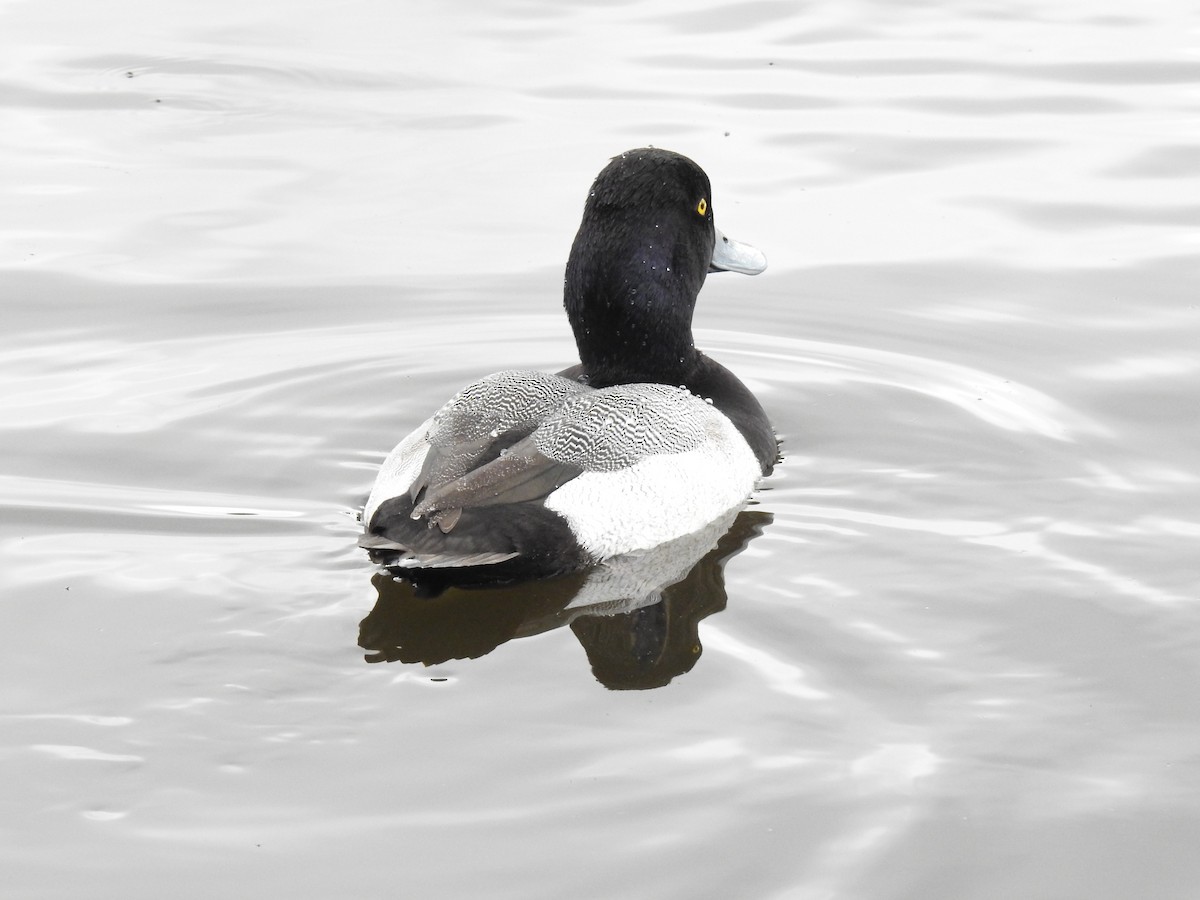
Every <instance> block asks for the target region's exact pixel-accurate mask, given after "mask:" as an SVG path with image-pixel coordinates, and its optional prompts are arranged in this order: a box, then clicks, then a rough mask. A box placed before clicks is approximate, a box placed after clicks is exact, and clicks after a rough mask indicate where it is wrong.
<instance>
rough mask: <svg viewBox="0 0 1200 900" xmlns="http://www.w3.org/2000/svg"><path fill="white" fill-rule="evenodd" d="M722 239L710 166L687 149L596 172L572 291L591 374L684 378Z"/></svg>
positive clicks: (639, 156)
mask: <svg viewBox="0 0 1200 900" xmlns="http://www.w3.org/2000/svg"><path fill="white" fill-rule="evenodd" d="M715 240H716V229H715V227H714V225H713V210H712V195H711V188H710V186H709V181H708V176H707V175H705V174H704V170H703V169H701V168H700V167H699V166H698V165H696V164H695V163H694V162H692V161H691V160H690V159H688V158H687V157H686V156H680V155H679V154H678V153H672V152H670V151H668V150H657V149H653V148H645V149H640V150H630V151H629V152H627V153H623V154H621V155H620V156H618V157H615V158H614V159H613V160H612V162H610V163H609V164H608V165H607V166H605V168H604V170H603V171H601V172H600V174H599V175H598V176H596V181H595V183H594V184H593V185H592V189H591V192H590V193H589V194H588V198H587V202H586V203H585V204H584V208H583V221H582V223H581V224H580V226H579V233H578V234H577V235H576V236H575V243H574V244H573V245H572V247H571V256H570V258H569V259H568V261H567V272H566V285H565V291H564V305H565V306H566V309H567V317H568V318H569V319H570V321H571V327H572V329H573V330H574V332H575V342H576V344H577V345H578V347H579V357H580V361H581V362H582V363H583V369H584V371H585V373H586V375H587V378H588V381H589V382H590V383H591V384H593V385H596V386H604V385H607V384H617V383H627V382H635V381H661V382H665V383H675V384H678V383H680V376H681V373H683V372H685V371H687V369H688V368H689V367H690V366H691V365H692V363H693V362H694V360H695V356H696V348H695V345H694V344H693V343H692V311H693V309H694V308H695V305H696V295H697V294H698V293H699V292H700V288H701V287H702V286H703V285H704V278H705V275H706V274H707V273H708V271H709V266H710V264H712V261H713V245H714V241H715Z"/></svg>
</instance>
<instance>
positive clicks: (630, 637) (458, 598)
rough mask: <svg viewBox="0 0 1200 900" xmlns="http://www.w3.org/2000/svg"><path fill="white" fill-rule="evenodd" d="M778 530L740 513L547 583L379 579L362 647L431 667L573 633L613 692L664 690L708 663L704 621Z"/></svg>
mask: <svg viewBox="0 0 1200 900" xmlns="http://www.w3.org/2000/svg"><path fill="white" fill-rule="evenodd" d="M770 522H771V515H770V514H769V513H764V512H758V511H749V510H740V511H734V512H732V513H730V514H729V515H728V516H726V517H724V518H722V519H718V520H717V521H715V522H713V523H711V524H710V525H709V526H708V527H707V528H705V529H703V530H701V531H699V532H696V533H694V534H690V535H687V536H685V537H682V538H680V539H678V540H676V541H671V542H670V543H667V544H662V545H661V546H659V547H656V548H654V549H653V550H650V551H647V552H645V553H641V554H637V555H629V556H623V557H617V558H615V559H611V560H609V561H608V562H607V563H605V564H603V565H600V566H596V567H595V568H592V569H589V570H586V571H583V572H577V573H574V574H571V575H566V576H562V577H560V578H552V579H547V580H545V581H533V582H523V583H520V584H512V585H503V586H495V587H476V588H461V587H448V588H446V589H445V590H435V591H431V590H430V589H429V588H427V587H421V586H417V585H414V584H412V583H410V582H409V581H407V580H404V579H403V578H399V579H397V578H393V576H392V575H391V574H389V573H386V572H379V573H376V575H375V576H374V577H373V578H372V584H373V585H374V586H375V589H376V591H378V593H379V598H378V600H377V601H376V603H375V608H374V609H372V610H371V612H370V614H369V615H368V616H367V617H366V618H365V619H363V620H362V623H361V624H360V626H359V638H358V643H359V646H360V647H362V648H363V649H365V650H370V651H373V652H371V653H369V654H368V655H367V657H366V659H367V662H385V661H386V662H404V663H423V664H424V665H427V666H430V665H435V664H437V663H442V662H445V661H446V660H450V659H474V658H475V657H478V656H483V655H484V654H486V653H490V652H491V651H492V650H494V649H495V648H496V647H498V646H500V645H501V644H503V643H504V642H506V641H509V640H512V639H513V638H518V637H528V636H529V635H532V634H540V633H541V632H543V631H549V630H551V629H553V628H558V627H561V626H563V625H570V626H571V631H572V632H574V634H575V637H576V638H578V640H579V643H580V644H582V645H583V649H584V651H585V652H586V653H587V657H588V661H589V662H590V663H591V666H592V672H593V673H594V674H595V676H596V678H597V679H598V680H599V681H600V682H601V683H602V684H604V685H605V686H606V687H609V688H612V689H614V690H634V689H637V690H641V689H646V688H655V687H662V686H663V685H665V684H667V683H668V682H669V681H670V680H671V679H672V678H674V677H675V676H676V675H682V674H683V673H684V672H687V671H689V670H690V669H691V668H692V666H694V665H695V664H696V660H697V659H699V658H700V652H701V647H700V639H699V636H698V630H699V625H700V620H701V619H703V618H705V617H706V616H710V615H712V614H713V613H715V612H719V611H720V610H722V609H724V608H725V603H726V594H725V576H724V571H723V570H724V567H725V563H726V562H727V561H728V560H729V559H730V558H732V557H734V556H736V555H737V554H738V553H740V552H741V551H742V550H743V549H744V548H745V547H746V545H747V544H748V543H749V542H750V541H751V540H753V539H754V538H755V537H757V536H758V535H759V534H761V533H762V531H763V529H764V528H765V527H766V526H767V525H768V524H769V523H770ZM431 593H435V594H436V595H435V596H430V594H431Z"/></svg>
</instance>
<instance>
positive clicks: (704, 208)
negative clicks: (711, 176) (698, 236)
mask: <svg viewBox="0 0 1200 900" xmlns="http://www.w3.org/2000/svg"><path fill="white" fill-rule="evenodd" d="M696 212H698V213H700V215H704V214H705V213H707V212H708V201H707V200H705V199H704V198H703V197H701V198H700V202H699V203H697V204H696Z"/></svg>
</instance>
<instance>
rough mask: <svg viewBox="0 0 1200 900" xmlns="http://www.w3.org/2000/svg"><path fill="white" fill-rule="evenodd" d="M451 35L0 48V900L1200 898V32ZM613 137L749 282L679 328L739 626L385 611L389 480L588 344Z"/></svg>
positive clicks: (321, 30)
mask: <svg viewBox="0 0 1200 900" xmlns="http://www.w3.org/2000/svg"><path fill="white" fill-rule="evenodd" d="M456 9H459V10H460V11H459V12H452V11H450V7H448V6H446V5H442V6H436V5H433V4H418V3H405V4H393V5H386V4H379V3H376V2H358V3H349V4H339V5H337V6H329V5H326V4H309V5H305V4H301V5H296V4H293V5H290V6H288V7H287V8H286V9H285V8H283V7H279V6H277V5H271V6H248V5H246V4H222V3H216V4H213V3H205V4H203V5H201V4H191V3H184V2H176V3H173V4H170V5H168V6H164V5H162V4H137V3H134V2H132V0H124V2H122V3H120V4H119V5H118V6H117V7H113V6H112V5H107V6H104V7H100V6H97V5H94V4H91V5H89V4H77V3H70V2H65V0H64V2H60V3H55V4H31V3H9V4H7V5H6V6H5V7H4V9H3V13H2V15H3V19H4V27H3V34H4V38H3V42H4V45H5V53H4V55H3V58H4V60H5V70H4V73H3V75H2V76H0V99H2V100H3V102H4V107H5V113H4V120H5V136H6V142H5V146H4V148H2V149H0V159H2V161H3V165H2V166H0V172H3V175H2V176H0V190H2V192H3V197H2V198H0V231H2V232H3V241H4V243H3V256H2V257H0V264H2V266H3V269H2V271H0V286H2V291H3V292H2V294H0V298H2V299H0V303H2V306H3V316H4V323H5V328H4V334H3V336H2V337H0V378H2V381H0V383H2V384H3V385H4V386H5V390H4V392H3V394H0V410H3V416H2V417H0V459H2V460H3V467H2V469H0V502H2V503H3V516H2V518H0V548H2V553H3V559H4V564H3V568H2V569H0V585H2V586H3V601H2V602H0V623H2V627H0V633H3V634H4V635H6V636H8V642H7V646H6V652H5V653H4V655H3V659H2V662H0V676H2V677H0V684H2V685H3V687H2V688H0V698H2V702H0V717H2V718H3V730H2V731H0V734H2V735H3V740H2V743H0V757H2V758H3V759H4V762H5V767H6V770H5V771H6V776H7V777H6V779H5V781H6V784H7V787H6V789H5V798H4V801H3V806H2V808H3V810H4V814H3V818H2V819H0V821H2V822H3V824H4V826H5V835H4V838H5V839H4V841H3V849H2V850H0V866H2V867H3V870H4V871H5V873H6V878H5V880H6V885H7V886H8V889H9V890H10V891H11V892H12V894H13V896H21V897H55V898H57V897H64V896H68V895H74V896H80V895H83V896H110V895H111V896H124V897H134V898H136V897H149V896H157V895H159V894H160V893H161V892H162V890H163V886H164V885H165V884H169V885H170V886H171V888H170V889H171V891H172V893H173V894H175V895H177V896H180V897H211V896H214V895H235V894H236V895H243V894H249V893H251V892H259V893H262V892H270V893H286V894H288V895H290V896H293V897H328V896H343V895H347V894H354V895H356V896H368V897H374V896H380V897H382V896H393V895H395V894H396V893H397V892H399V893H403V894H405V895H409V894H411V895H414V896H416V895H419V894H422V893H434V892H436V893H438V894H439V895H442V896H453V897H465V896H472V897H473V896H479V895H484V896H494V897H514V898H517V897H519V898H529V897H561V896H578V897H612V896H627V897H653V898H663V897H676V896H679V897H682V896H702V897H770V898H789V900H792V898H803V900H809V898H832V897H838V898H842V897H871V898H881V897H896V898H906V897H928V898H942V897H944V898H955V900H960V898H1010V897H1015V896H1019V897H1029V898H1042V897H1045V898H1057V897H1080V896H1089V897H1104V898H1109V897H1111V898H1126V897H1130V896H1153V897H1156V898H1173V897H1179V898H1184V897H1192V896H1194V895H1195V892H1196V885H1197V883H1198V882H1200V865H1198V864H1197V863H1196V862H1195V861H1194V857H1195V854H1194V852H1193V848H1194V846H1195V844H1196V842H1197V839H1200V764H1198V763H1197V748H1198V747H1200V708H1198V702H1197V700H1196V690H1195V687H1196V684H1197V675H1198V674H1200V673H1198V669H1200V665H1198V664H1197V662H1196V660H1197V650H1198V649H1200V614H1198V612H1197V602H1198V601H1200V565H1198V564H1197V563H1196V561H1195V559H1196V552H1195V547H1196V539H1197V536H1200V517H1198V515H1197V510H1198V509H1200V489H1198V487H1197V481H1198V476H1197V474H1196V465H1195V459H1196V450H1195V448H1196V446H1197V427H1196V412H1195V411H1196V409H1197V408H1198V401H1200V397H1198V396H1197V395H1198V390H1197V387H1196V383H1197V382H1196V372H1197V369H1198V368H1200V357H1198V356H1197V353H1196V349H1195V348H1196V347H1197V346H1198V344H1200V309H1198V303H1197V300H1196V291H1195V285H1196V284H1197V283H1198V278H1197V276H1198V275H1200V271H1198V270H1200V265H1198V264H1197V260H1196V252H1195V251H1196V246H1197V239H1198V237H1200V232H1198V230H1197V227H1196V223H1197V222H1198V221H1200V205H1198V204H1197V201H1196V197H1197V196H1198V195H1197V191H1196V187H1197V178H1198V177H1200V162H1198V160H1200V142H1198V141H1197V137H1196V133H1195V125H1194V123H1195V121H1196V112H1197V109H1196V107H1197V93H1196V88H1195V85H1196V83H1197V78H1198V76H1200V62H1198V61H1197V60H1196V56H1195V40H1196V31H1195V29H1196V24H1197V23H1196V21H1195V17H1194V14H1192V13H1190V11H1189V9H1188V8H1187V6H1186V5H1185V4H1182V3H1180V4H1171V3H1165V2H1164V3H1157V4H1148V5H1144V6H1143V7H1139V8H1137V9H1133V10H1129V9H1127V8H1126V7H1124V6H1120V7H1118V6H1117V5H1116V4H1097V3H1092V4H1068V3H1059V4H1053V3H1052V4H1049V5H1047V4H1045V3H1042V4H1024V3H1006V4H991V3H984V2H978V3H958V4H948V3H925V4H902V5H896V4H872V3H866V2H863V3H854V4H845V3H841V4H831V3H830V4H822V3H815V4H805V5H803V6H800V5H794V4H789V3H753V4H723V5H722V4H717V5H710V6H701V7H697V6H695V5H694V4H692V5H683V4H678V3H668V2H661V3H659V2H655V3H646V4H636V5H617V6H599V5H598V6H589V5H583V4H580V5H570V6H564V5H563V4H549V3H537V2H525V3H518V2H512V3H497V4H491V5H487V6H484V5H482V4H479V5H476V6H475V8H472V9H469V10H466V9H461V8H456ZM647 143H653V144H656V145H659V146H666V147H670V148H672V149H676V150H679V151H681V152H684V153H687V154H688V155H690V156H692V157H693V158H695V159H696V160H697V161H699V162H700V163H701V164H702V165H704V166H705V168H706V169H707V170H708V171H709V173H710V175H711V176H712V179H713V183H714V195H715V197H714V209H715V214H716V217H717V220H718V222H719V224H720V226H721V227H722V228H723V229H724V230H725V231H726V232H727V233H729V234H730V235H731V236H734V237H737V238H740V239H743V240H747V241H750V242H751V243H754V244H756V245H757V246H759V247H761V248H762V249H763V250H764V251H765V252H766V253H767V255H768V258H769V259H770V260H771V268H770V269H769V270H768V272H767V273H766V274H764V275H762V276H760V277H758V278H755V279H749V278H743V277H738V276H734V275H723V276H714V277H712V278H710V279H709V283H708V285H707V286H706V287H705V290H704V293H703V294H702V296H701V302H700V307H699V312H698V316H697V325H698V333H697V336H698V342H699V343H700V345H701V346H702V347H704V348H705V349H706V350H707V351H709V352H710V353H711V354H712V355H714V356H716V357H718V358H719V359H721V361H723V362H725V363H726V364H727V365H729V366H730V368H732V369H733V370H734V371H735V372H737V373H738V374H739V375H741V376H742V377H743V378H744V380H745V381H746V382H747V383H748V384H750V385H751V387H752V388H753V389H754V390H755V392H756V393H757V394H758V396H759V397H760V398H761V399H762V401H763V403H764V405H765V406H766V407H767V409H768V411H769V412H770V413H771V415H772V418H773V420H774V422H775V424H776V427H777V430H778V431H779V433H780V435H781V436H782V437H783V438H784V442H785V443H784V450H785V455H786V461H785V463H784V464H783V465H782V466H781V467H780V468H779V470H778V472H777V474H776V475H775V476H774V477H773V478H772V479H771V480H770V482H768V484H767V485H766V489H765V490H763V491H762V492H761V493H760V495H759V497H758V502H757V504H756V505H755V506H754V507H752V508H751V510H750V512H749V513H748V515H749V516H750V517H751V518H750V519H749V520H746V521H743V523H742V525H743V526H744V527H743V534H742V537H744V538H745V541H744V549H742V550H741V552H740V553H738V554H737V555H734V556H732V557H731V558H729V559H728V560H727V561H726V562H725V564H724V573H723V589H720V588H721V587H722V586H721V584H720V581H721V578H720V575H719V566H718V565H717V563H716V561H712V563H711V565H710V566H709V568H708V569H707V570H706V571H707V573H708V574H707V575H706V576H705V577H706V579H707V580H706V584H707V585H708V587H709V588H712V589H713V590H711V591H709V592H708V593H705V594H704V595H703V601H702V602H699V603H697V604H695V605H694V606H692V607H687V606H686V604H685V603H683V602H681V601H680V600H678V599H677V598H675V597H669V598H668V602H667V603H665V604H661V605H659V606H657V607H654V606H650V607H643V608H642V609H640V610H629V611H627V612H625V613H623V614H622V615H623V617H624V618H621V617H615V616H614V617H609V618H607V619H605V618H599V617H596V616H590V617H589V616H586V615H583V614H581V612H580V610H578V609H571V608H568V609H564V608H563V604H564V603H565V602H567V601H566V599H565V598H564V597H563V596H561V595H557V594H542V593H536V592H535V593H525V594H521V595H519V596H508V597H506V598H503V601H501V600H497V598H494V597H493V598H489V597H488V596H487V595H481V596H464V595H456V596H447V597H445V598H440V599H439V600H437V601H427V602H425V603H423V604H422V603H420V602H418V601H417V600H416V599H415V598H412V597H411V596H406V595H403V594H396V593H395V592H394V590H393V588H392V587H391V586H390V585H389V583H383V584H382V585H381V584H380V583H379V582H378V580H375V581H373V576H374V574H375V573H374V570H373V569H372V567H371V566H370V565H369V564H368V563H367V562H366V560H365V559H364V558H363V555H362V553H361V552H360V551H358V550H357V549H356V548H355V547H354V542H355V539H356V535H357V525H356V523H355V521H354V514H355V511H356V510H357V508H358V507H359V506H360V505H361V503H362V501H363V499H364V498H365V496H366V493H367V491H368V489H369V486H370V483H371V479H372V475H373V469H374V467H375V465H377V463H378V461H379V460H380V459H381V458H382V455H383V454H384V453H385V452H386V451H387V450H388V449H390V447H391V445H392V444H393V443H394V442H395V440H396V439H397V438H398V437H399V436H400V435H402V434H403V433H405V432H406V431H407V429H409V428H411V427H412V426H413V425H415V424H416V423H417V422H419V421H420V420H421V419H423V418H424V417H425V416H426V415H427V414H428V413H429V412H430V411H431V409H433V408H434V407H435V406H436V405H437V404H438V403H440V402H441V401H442V400H443V399H444V398H445V397H447V396H449V394H450V393H451V392H452V391H453V390H454V389H456V388H457V387H458V386H460V385H461V384H463V383H465V382H466V381H469V380H471V379H473V378H475V377H477V376H478V375H480V374H483V373H486V372H489V371H494V370H497V369H501V368H505V367H509V366H511V365H513V364H514V363H519V364H521V365H530V366H536V367H544V368H547V369H553V368H557V367H561V366H563V365H565V364H567V363H569V362H571V361H572V359H573V348H572V345H571V341H570V334H569V330H568V328H567V325H566V322H565V319H564V318H563V316H562V315H561V312H560V305H559V299H558V297H559V292H560V290H561V266H562V262H563V261H564V260H565V256H566V251H567V248H568V247H569V244H570V240H571V237H572V236H573V234H574V229H575V228H576V226H577V224H578V214H579V210H580V207H581V205H582V200H583V195H584V192H585V190H586V187H587V185H588V183H589V182H590V179H591V178H592V177H593V176H594V174H595V172H596V171H598V170H599V168H600V167H601V166H602V165H603V163H604V161H605V159H606V158H607V156H609V155H611V154H613V153H616V152H618V151H620V150H622V149H626V148H627V147H631V146H637V145H641V144H647ZM759 529H761V532H762V533H761V534H759V535H757V536H756V535H755V532H756V531H757V530H759ZM735 543H736V542H735ZM725 549H726V550H728V551H730V552H732V550H736V549H737V547H736V546H733V547H726V548H725ZM714 573H715V574H714ZM489 600H491V601H495V602H489ZM668 612H669V617H667V618H665V619H664V618H661V617H664V616H667V613H668ZM369 615H370V616H371V618H369V619H368V616H369ZM655 616H660V619H659V620H657V621H658V625H659V626H661V625H662V623H663V621H667V622H668V624H669V625H670V628H669V629H668V632H669V634H670V636H671V638H672V640H673V641H676V643H672V644H671V647H672V652H673V653H676V654H677V655H676V656H672V657H671V658H670V659H669V660H668V662H669V663H670V665H669V666H668V668H669V669H670V671H669V672H667V676H669V679H668V680H669V683H668V684H667V685H666V686H665V687H658V688H655V689H647V690H613V689H610V688H609V687H606V686H605V685H604V684H602V683H601V682H602V681H605V680H606V678H605V676H606V675H607V674H610V672H609V670H608V669H606V668H605V666H604V661H605V659H607V658H608V657H605V656H604V653H605V652H607V650H611V649H612V648H614V647H618V646H619V644H620V642H621V640H624V639H625V638H626V636H628V635H635V636H636V635H640V634H643V631H642V630H639V629H642V625H641V624H639V623H645V622H650V623H651V625H653V623H654V622H655V621H656V620H655V619H654V617H655ZM364 619H368V624H364V625H363V626H362V631H361V634H360V622H361V621H362V620H364ZM397 621H398V622H399V623H400V624H401V626H402V627H403V629H408V630H407V631H403V630H402V632H401V633H402V637H403V635H404V634H407V635H409V636H412V637H411V640H412V642H413V643H414V645H415V646H417V647H418V649H423V650H425V651H426V652H425V654H424V655H425V657H426V658H428V659H431V660H432V659H435V658H438V659H440V660H441V661H437V662H434V663H433V664H432V665H429V666H424V665H421V664H420V663H413V664H407V663H405V662H403V661H400V660H399V659H397V660H396V661H393V662H386V661H383V660H384V659H386V658H389V656H388V654H387V653H386V652H383V651H381V650H379V649H378V648H374V649H372V648H370V647H368V648H367V649H364V648H360V647H359V646H357V644H358V641H359V640H360V637H361V638H363V639H364V641H365V642H366V643H368V644H370V642H371V640H372V639H373V638H379V637H380V636H381V635H382V637H383V638H384V639H385V640H383V642H382V643H383V645H384V646H385V647H386V646H387V642H386V639H387V638H388V634H389V633H388V632H387V628H386V627H384V626H386V625H389V624H394V622H397ZM689 629H694V630H695V638H696V640H697V641H698V644H699V646H700V648H701V649H700V652H699V653H698V654H696V653H693V654H692V656H691V657H687V656H685V655H678V651H680V650H681V649H688V648H689V647H690V646H691V644H690V643H689V642H690V641H691V635H692V632H691V630H689ZM649 632H650V633H656V632H654V628H653V627H650V629H649ZM420 641H425V643H424V644H421V643H420ZM395 643H396V641H393V642H392V645H393V646H394V644H395ZM492 648H494V649H492ZM484 650H490V652H486V653H483V655H476V654H478V653H480V652H482V651H484ZM414 652H415V651H414ZM392 655H393V656H396V655H398V654H392ZM417 655H421V654H417ZM617 655H618V656H619V654H617ZM458 656H462V657H464V658H461V659H460V658H456V657H458ZM472 656H474V657H475V658H471V657H472ZM368 660H375V661H374V662H369V661H368ZM664 665H666V664H664ZM594 667H595V670H596V671H593V668H594ZM667 676H664V677H667ZM660 680H661V679H660ZM613 686H616V687H621V686H626V687H627V686H628V685H619V684H618V685H613Z"/></svg>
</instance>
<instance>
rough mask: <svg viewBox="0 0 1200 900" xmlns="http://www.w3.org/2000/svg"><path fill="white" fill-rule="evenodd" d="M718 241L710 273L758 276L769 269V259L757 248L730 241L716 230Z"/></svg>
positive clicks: (714, 244)
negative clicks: (737, 273)
mask: <svg viewBox="0 0 1200 900" xmlns="http://www.w3.org/2000/svg"><path fill="white" fill-rule="evenodd" d="M716 232H717V239H716V241H715V242H714V243H713V256H712V262H711V263H710V264H709V267H708V271H710V272H741V273H742V274H743V275H757V274H758V273H759V272H761V271H763V270H764V269H765V268H766V267H767V258H766V256H764V255H763V252H762V251H761V250H759V249H758V248H757V247H751V246H750V245H749V244H743V243H742V242H741V241H734V240H730V239H729V238H727V237H725V235H723V234H721V229H719V228H718V229H716Z"/></svg>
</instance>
